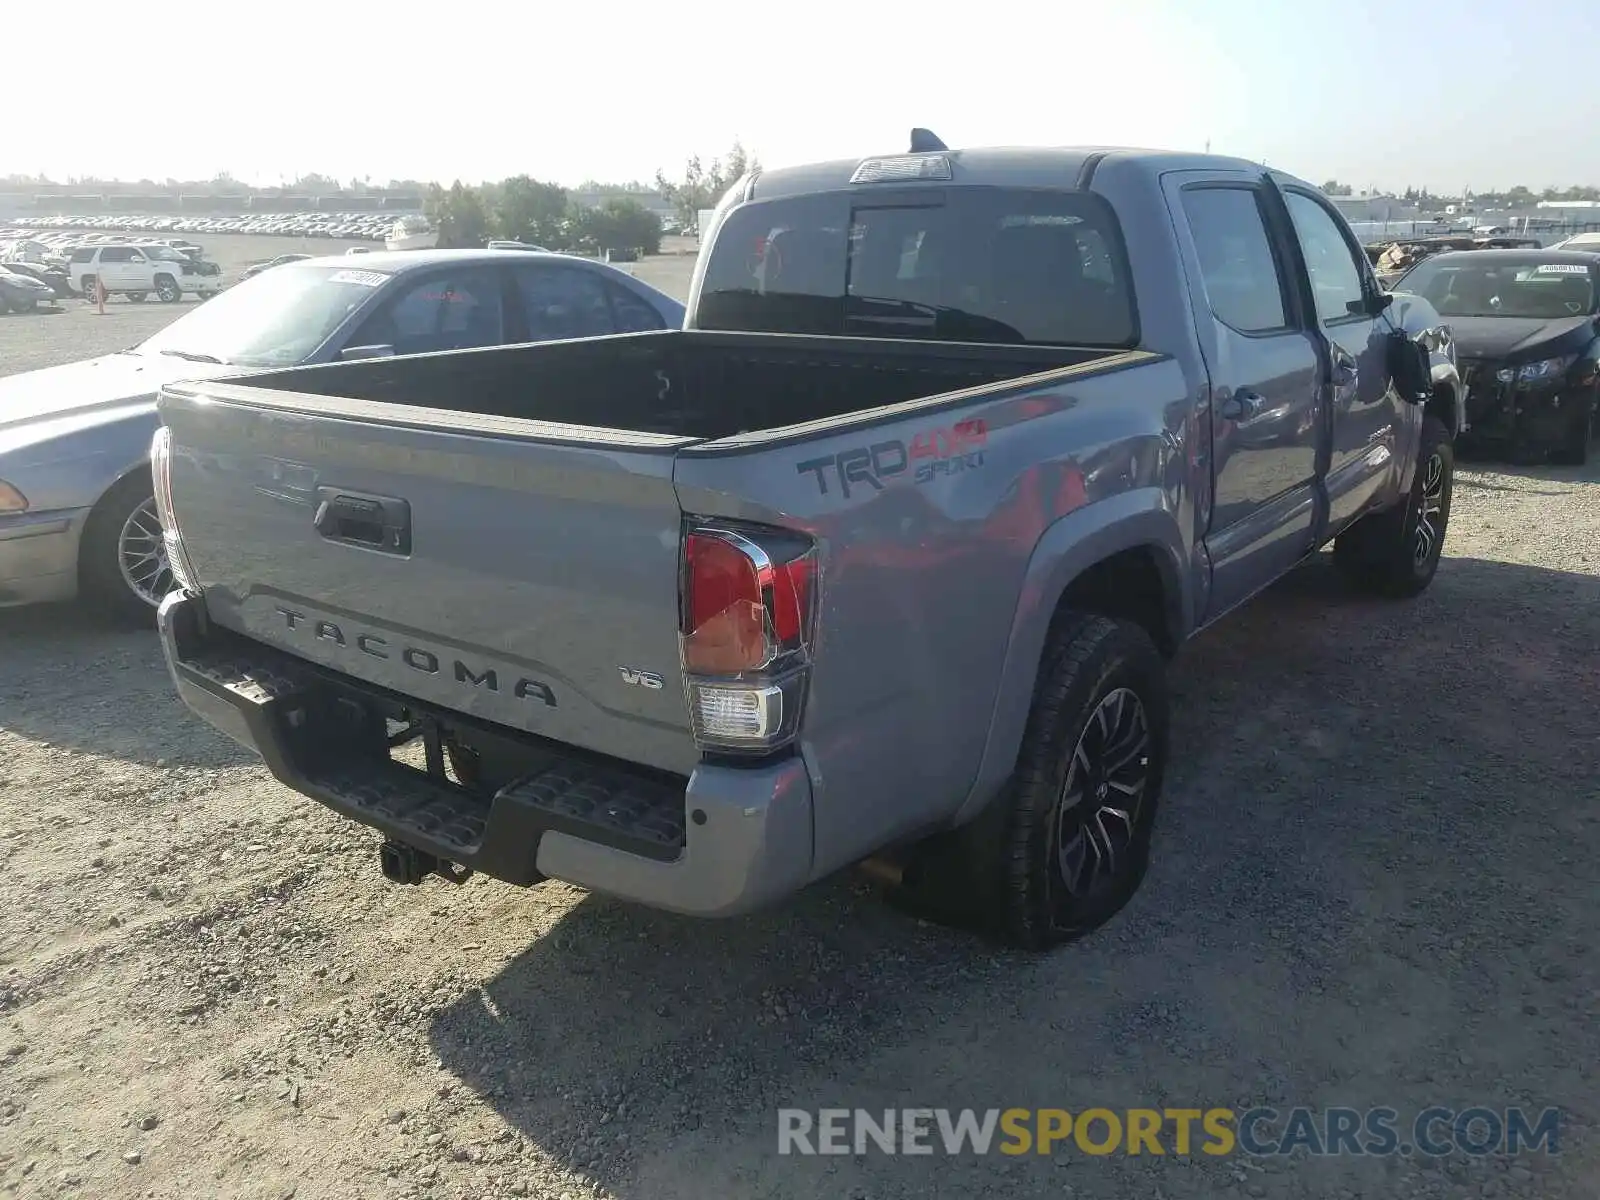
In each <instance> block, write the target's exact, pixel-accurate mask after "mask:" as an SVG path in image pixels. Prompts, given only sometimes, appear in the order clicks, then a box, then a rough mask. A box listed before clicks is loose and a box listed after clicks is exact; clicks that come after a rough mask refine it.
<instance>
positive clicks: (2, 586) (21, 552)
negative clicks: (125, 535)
mask: <svg viewBox="0 0 1600 1200" xmlns="http://www.w3.org/2000/svg"><path fill="white" fill-rule="evenodd" d="M87 513H88V510H87V509H82V510H78V509H74V510H69V511H65V512H48V513H24V514H23V515H21V516H13V517H0V608H16V607H20V606H22V605H25V604H43V603H47V602H50V601H56V600H71V599H72V598H73V597H75V596H76V595H77V594H78V539H79V537H80V536H81V534H82V532H83V519H84V517H85V516H86V515H87Z"/></svg>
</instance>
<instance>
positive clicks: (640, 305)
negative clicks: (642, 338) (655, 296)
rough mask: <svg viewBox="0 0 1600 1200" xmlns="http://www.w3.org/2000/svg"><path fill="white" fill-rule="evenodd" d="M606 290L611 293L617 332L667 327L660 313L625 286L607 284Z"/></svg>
mask: <svg viewBox="0 0 1600 1200" xmlns="http://www.w3.org/2000/svg"><path fill="white" fill-rule="evenodd" d="M606 291H607V292H609V293H610V294H611V311H612V312H614V313H615V314H616V318H617V332H618V333H645V332H647V331H648V330H651V329H665V328H666V327H667V323H666V322H665V321H663V320H662V319H661V314H660V313H658V312H657V311H656V310H655V309H653V308H651V307H650V305H648V304H646V303H645V302H644V301H643V300H641V299H639V297H638V296H635V295H634V294H633V293H632V292H630V291H629V290H628V289H627V288H625V287H621V286H619V285H615V284H607V285H606Z"/></svg>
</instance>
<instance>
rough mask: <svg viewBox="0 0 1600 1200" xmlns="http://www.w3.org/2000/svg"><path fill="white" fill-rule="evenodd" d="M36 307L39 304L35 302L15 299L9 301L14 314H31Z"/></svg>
mask: <svg viewBox="0 0 1600 1200" xmlns="http://www.w3.org/2000/svg"><path fill="white" fill-rule="evenodd" d="M38 307H39V302H38V301H37V300H23V299H17V300H13V301H11V311H12V312H14V313H31V312H32V311H33V310H34V309H36V308H38Z"/></svg>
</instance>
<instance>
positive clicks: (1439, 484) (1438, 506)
mask: <svg viewBox="0 0 1600 1200" xmlns="http://www.w3.org/2000/svg"><path fill="white" fill-rule="evenodd" d="M1443 513H1444V459H1443V458H1441V457H1440V456H1439V455H1437V454H1434V455H1432V456H1430V457H1429V459H1428V461H1427V463H1426V464H1425V465H1424V466H1423V468H1422V506H1421V509H1420V510H1419V511H1418V513H1417V540H1416V545H1415V546H1413V547H1412V551H1411V561H1412V562H1413V563H1414V564H1415V565H1416V566H1417V568H1418V569H1419V570H1420V569H1425V568H1426V567H1427V565H1428V563H1429V561H1430V560H1431V559H1432V558H1433V556H1434V555H1435V554H1437V553H1438V551H1439V533H1440V531H1439V525H1440V521H1441V517H1442V515H1443Z"/></svg>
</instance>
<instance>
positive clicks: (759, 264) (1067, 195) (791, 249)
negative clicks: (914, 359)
mask: <svg viewBox="0 0 1600 1200" xmlns="http://www.w3.org/2000/svg"><path fill="white" fill-rule="evenodd" d="M697 323H698V325H699V327H700V328H702V329H720V330H749V331H755V332H769V333H809V334H832V335H845V336H853V337H893V338H924V339H933V340H938V341H958V342H988V343H1010V344H1029V345H1066V346H1132V345H1135V344H1136V343H1137V342H1138V321H1137V316H1136V310H1135V306H1134V297H1133V291H1132V286H1131V281H1130V274H1129V270H1128V266H1127V256H1126V252H1125V248H1124V246H1123V242H1122V235H1121V232H1120V230H1119V229H1118V226H1117V222H1116V218H1115V216H1114V215H1113V214H1112V212H1111V208H1110V206H1109V205H1108V204H1106V202H1105V201H1104V200H1103V199H1101V198H1100V197H1098V196H1095V195H1093V194H1092V193H1088V192H1075V191H1053V190H1050V191H1047V190H1036V189H1022V188H998V187H978V186H962V187H949V188H944V189H939V190H937V191H929V192H922V193H918V192H915V191H908V190H897V191H895V192H893V193H888V194H885V193H878V194H874V193H872V192H862V191H851V192H826V193H819V194H814V195H809V196H799V197H792V198H779V199H774V200H766V201H759V200H758V201H755V202H753V203H749V204H746V205H742V206H740V207H738V208H735V209H734V210H732V211H731V212H730V213H729V214H728V215H727V217H726V219H725V220H724V222H723V224H722V226H721V227H720V229H719V230H718V232H717V236H716V240H715V243H714V244H713V247H712V250H711V258H710V260H709V262H708V263H707V265H706V272H705V278H704V280H703V282H702V284H701V291H700V298H699V308H698V312H697Z"/></svg>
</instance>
